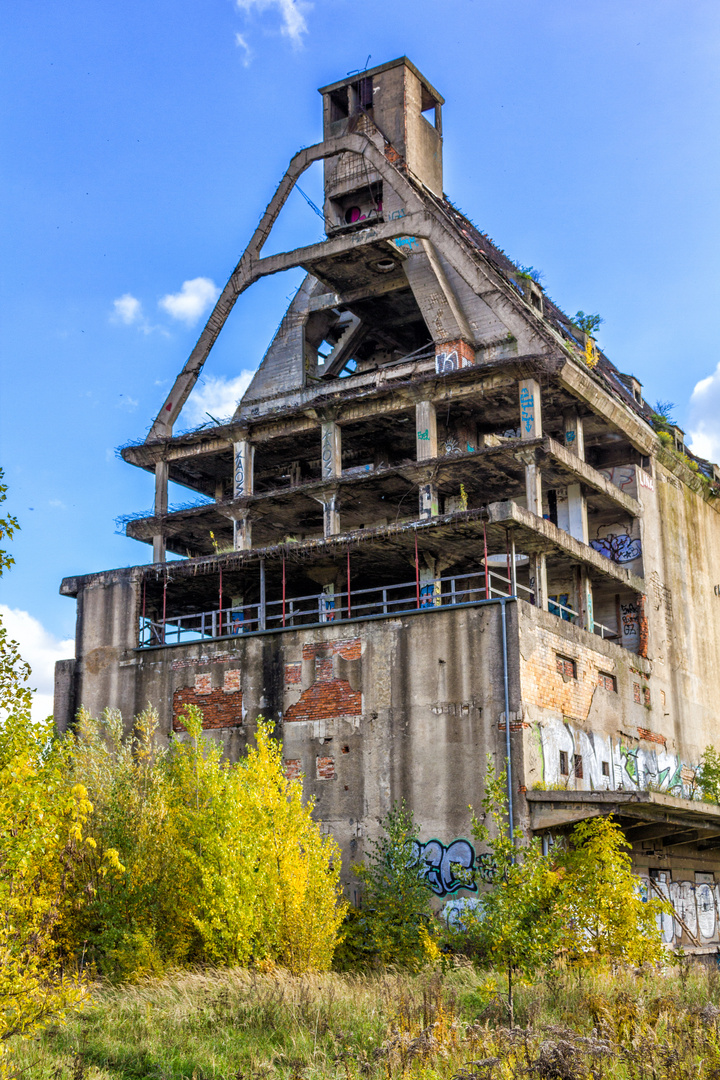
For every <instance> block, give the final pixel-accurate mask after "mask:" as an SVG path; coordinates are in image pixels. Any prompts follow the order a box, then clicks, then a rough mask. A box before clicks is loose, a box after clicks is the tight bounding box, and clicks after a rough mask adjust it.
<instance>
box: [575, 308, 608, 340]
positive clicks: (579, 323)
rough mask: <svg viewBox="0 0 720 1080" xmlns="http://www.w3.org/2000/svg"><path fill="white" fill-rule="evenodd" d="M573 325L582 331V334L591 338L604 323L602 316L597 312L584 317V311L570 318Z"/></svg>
mask: <svg viewBox="0 0 720 1080" xmlns="http://www.w3.org/2000/svg"><path fill="white" fill-rule="evenodd" d="M572 322H573V325H574V326H576V327H577V328H578V330H582V332H583V333H584V334H590V335H591V336H593V335H594V334H595V333H596V332H597V330H598V329H599V327H600V326H602V324H603V323H604V322H605V320H604V319H603V317H602V315H598V314H597V312H596V313H595V314H594V315H586V314H585V312H584V311H577V312H576V313H575V315H573V318H572Z"/></svg>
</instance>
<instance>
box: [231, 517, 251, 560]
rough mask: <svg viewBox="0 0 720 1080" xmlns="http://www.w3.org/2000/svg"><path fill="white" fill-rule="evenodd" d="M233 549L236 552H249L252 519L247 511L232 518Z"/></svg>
mask: <svg viewBox="0 0 720 1080" xmlns="http://www.w3.org/2000/svg"><path fill="white" fill-rule="evenodd" d="M233 547H234V548H235V550H236V551H250V549H251V547H252V518H251V517H250V511H249V510H243V511H241V512H240V513H239V514H237V515H236V516H234V517H233Z"/></svg>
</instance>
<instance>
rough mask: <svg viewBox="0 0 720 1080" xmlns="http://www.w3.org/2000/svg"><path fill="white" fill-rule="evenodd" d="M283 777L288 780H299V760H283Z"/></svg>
mask: <svg viewBox="0 0 720 1080" xmlns="http://www.w3.org/2000/svg"><path fill="white" fill-rule="evenodd" d="M283 764H284V766H285V776H286V778H287V779H288V780H299V779H300V777H301V776H302V762H301V760H300V758H287V757H286V758H285V759H284V761H283Z"/></svg>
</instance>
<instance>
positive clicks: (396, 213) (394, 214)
mask: <svg viewBox="0 0 720 1080" xmlns="http://www.w3.org/2000/svg"><path fill="white" fill-rule="evenodd" d="M404 217H405V207H404V206H401V207H400V209H399V210H392V211H391V212H390V213H389V214H388V221H397V220H398V218H404Z"/></svg>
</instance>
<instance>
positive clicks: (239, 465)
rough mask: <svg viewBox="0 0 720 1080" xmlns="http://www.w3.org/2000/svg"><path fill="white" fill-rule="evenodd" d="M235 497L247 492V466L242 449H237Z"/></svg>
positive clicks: (237, 497)
mask: <svg viewBox="0 0 720 1080" xmlns="http://www.w3.org/2000/svg"><path fill="white" fill-rule="evenodd" d="M234 485H235V498H236V499H239V498H241V497H242V496H243V495H244V494H245V467H244V464H243V452H242V449H238V450H236V451H235V478H234Z"/></svg>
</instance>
